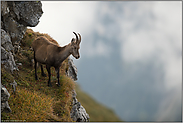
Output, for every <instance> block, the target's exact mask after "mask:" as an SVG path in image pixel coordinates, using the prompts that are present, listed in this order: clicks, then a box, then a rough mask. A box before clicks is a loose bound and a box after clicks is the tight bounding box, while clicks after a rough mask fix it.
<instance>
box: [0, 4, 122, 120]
mask: <svg viewBox="0 0 183 123" xmlns="http://www.w3.org/2000/svg"><path fill="white" fill-rule="evenodd" d="M42 14H43V11H42V4H41V2H39V1H34V2H23V1H21V2H20V1H16V2H6V1H1V17H2V18H1V121H8V122H11V121H13V122H14V121H17V122H19V121H20V122H21V121H32V122H33V121H39V122H41V121H89V115H90V113H91V120H90V121H120V120H119V119H118V118H117V117H116V116H115V114H114V113H113V112H112V111H111V110H108V109H107V108H106V107H104V106H101V105H100V104H98V103H96V102H95V101H93V99H91V98H90V97H89V96H88V95H86V94H84V93H83V92H82V91H81V90H80V89H78V85H77V83H76V82H74V81H75V80H77V68H76V66H75V65H74V63H73V61H72V60H71V59H69V58H68V59H66V60H65V61H64V62H63V64H62V66H61V71H60V73H61V75H60V81H61V87H57V86H56V84H55V82H56V80H57V78H56V73H55V71H54V69H52V72H51V73H52V79H51V81H52V83H53V87H51V88H50V87H47V84H46V83H47V80H48V78H47V77H41V75H40V69H39V70H38V77H39V80H38V81H36V80H35V79H34V69H33V51H32V49H31V43H32V41H33V40H34V39H35V38H36V37H38V36H41V35H44V36H46V37H47V38H51V37H50V36H49V35H47V34H40V33H38V32H33V31H32V30H30V29H27V26H30V27H33V26H36V25H37V24H38V23H39V18H40V17H41V15H42ZM45 73H46V71H45ZM76 92H77V94H76ZM76 96H77V98H78V97H79V98H78V99H77V98H76ZM86 100H87V102H86ZM79 101H80V102H79ZM81 104H82V105H83V104H84V105H83V106H84V107H83V106H82V105H81ZM88 104H89V105H88ZM85 106H86V107H87V109H85ZM91 109H92V110H91ZM88 111H89V112H90V113H89V115H88ZM101 111H102V112H101ZM8 112H9V113H8ZM86 112H87V113H86ZM96 112H97V113H96ZM106 114H108V115H106ZM109 115H110V116H109Z"/></svg>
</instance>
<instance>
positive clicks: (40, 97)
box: [1, 29, 75, 122]
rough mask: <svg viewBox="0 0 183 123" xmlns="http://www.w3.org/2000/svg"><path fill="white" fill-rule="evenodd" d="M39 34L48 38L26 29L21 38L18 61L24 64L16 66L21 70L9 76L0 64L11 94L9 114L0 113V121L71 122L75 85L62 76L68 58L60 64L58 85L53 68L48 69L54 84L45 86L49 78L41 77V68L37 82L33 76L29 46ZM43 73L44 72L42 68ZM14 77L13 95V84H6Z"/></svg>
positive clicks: (3, 78) (66, 66) (2, 75)
mask: <svg viewBox="0 0 183 123" xmlns="http://www.w3.org/2000/svg"><path fill="white" fill-rule="evenodd" d="M40 35H44V36H46V37H47V38H51V37H50V36H49V35H48V34H40V33H35V32H33V31H32V30H29V29H28V30H27V32H26V35H25V37H24V38H23V41H22V47H23V50H22V53H21V55H16V59H17V60H18V61H17V62H18V63H19V62H20V63H22V64H23V66H20V67H19V70H20V71H19V72H17V74H16V75H11V74H10V73H8V72H7V71H6V70H5V69H4V68H3V66H2V69H1V82H2V84H3V85H5V86H6V88H7V90H8V91H9V93H10V94H11V96H10V98H9V101H8V102H9V105H10V107H11V109H12V113H8V114H5V113H2V114H1V121H28V122H35V121H38V122H42V121H44V122H49V121H72V119H71V118H70V109H71V106H70V105H71V101H72V90H73V89H74V88H75V84H74V82H73V81H72V80H71V79H70V78H69V77H67V76H66V75H65V69H67V68H68V63H67V62H68V60H65V61H64V62H63V65H62V66H61V70H60V73H61V75H60V84H61V86H60V87H58V86H57V85H56V84H55V83H56V82H57V77H56V73H55V70H54V68H51V73H52V76H51V82H52V85H53V87H48V86H47V81H48V77H42V76H41V70H40V68H38V77H39V80H38V81H36V80H35V78H34V69H33V66H32V61H31V60H32V59H33V51H32V50H31V49H30V46H31V43H32V41H33V40H34V39H35V37H37V36H40ZM45 73H47V72H46V71H45ZM14 79H15V81H16V82H17V84H18V86H17V90H16V94H13V93H12V92H13V91H12V87H11V86H10V84H9V83H11V82H13V80H14Z"/></svg>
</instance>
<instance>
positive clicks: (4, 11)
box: [1, 1, 10, 16]
mask: <svg viewBox="0 0 183 123" xmlns="http://www.w3.org/2000/svg"><path fill="white" fill-rule="evenodd" d="M9 12H10V10H9V7H8V4H7V2H6V1H1V15H2V16H4V15H6V14H8V13H9Z"/></svg>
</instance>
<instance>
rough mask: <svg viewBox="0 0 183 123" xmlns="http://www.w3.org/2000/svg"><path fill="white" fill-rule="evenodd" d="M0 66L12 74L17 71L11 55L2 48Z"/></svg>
mask: <svg viewBox="0 0 183 123" xmlns="http://www.w3.org/2000/svg"><path fill="white" fill-rule="evenodd" d="M1 64H2V65H4V67H5V69H6V70H7V71H9V72H11V73H12V74H13V71H14V70H17V71H19V69H18V68H17V66H16V64H15V61H14V57H13V55H12V53H11V52H7V51H6V50H5V49H4V48H3V47H1Z"/></svg>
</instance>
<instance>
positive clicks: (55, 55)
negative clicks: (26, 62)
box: [32, 32, 81, 86]
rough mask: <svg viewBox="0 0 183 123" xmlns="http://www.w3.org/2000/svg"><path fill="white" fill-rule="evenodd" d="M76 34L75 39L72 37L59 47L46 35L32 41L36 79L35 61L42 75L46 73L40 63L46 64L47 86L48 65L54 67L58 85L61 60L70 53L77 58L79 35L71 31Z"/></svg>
mask: <svg viewBox="0 0 183 123" xmlns="http://www.w3.org/2000/svg"><path fill="white" fill-rule="evenodd" d="M73 33H74V34H75V35H76V39H75V38H72V40H71V43H69V44H68V45H66V46H64V47H60V46H59V45H58V44H55V43H52V42H50V41H49V40H48V39H47V38H46V37H44V36H41V37H38V38H37V39H35V40H34V41H33V42H32V48H33V51H34V61H35V62H34V64H35V65H34V67H35V79H36V80H38V77H37V67H36V66H37V62H38V63H40V64H41V65H40V66H41V74H42V76H46V74H45V73H44V71H43V66H42V64H46V69H47V71H48V76H49V79H48V86H51V82H50V77H51V72H50V67H52V66H53V67H54V68H55V71H56V73H57V79H58V86H60V82H59V68H60V66H61V64H62V62H63V61H64V60H65V59H66V58H67V57H68V56H70V55H71V54H72V55H73V56H74V57H75V58H76V59H79V57H80V55H79V49H80V46H79V44H80V42H81V35H80V34H79V33H78V35H79V39H78V36H77V34H76V33H75V32H73Z"/></svg>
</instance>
